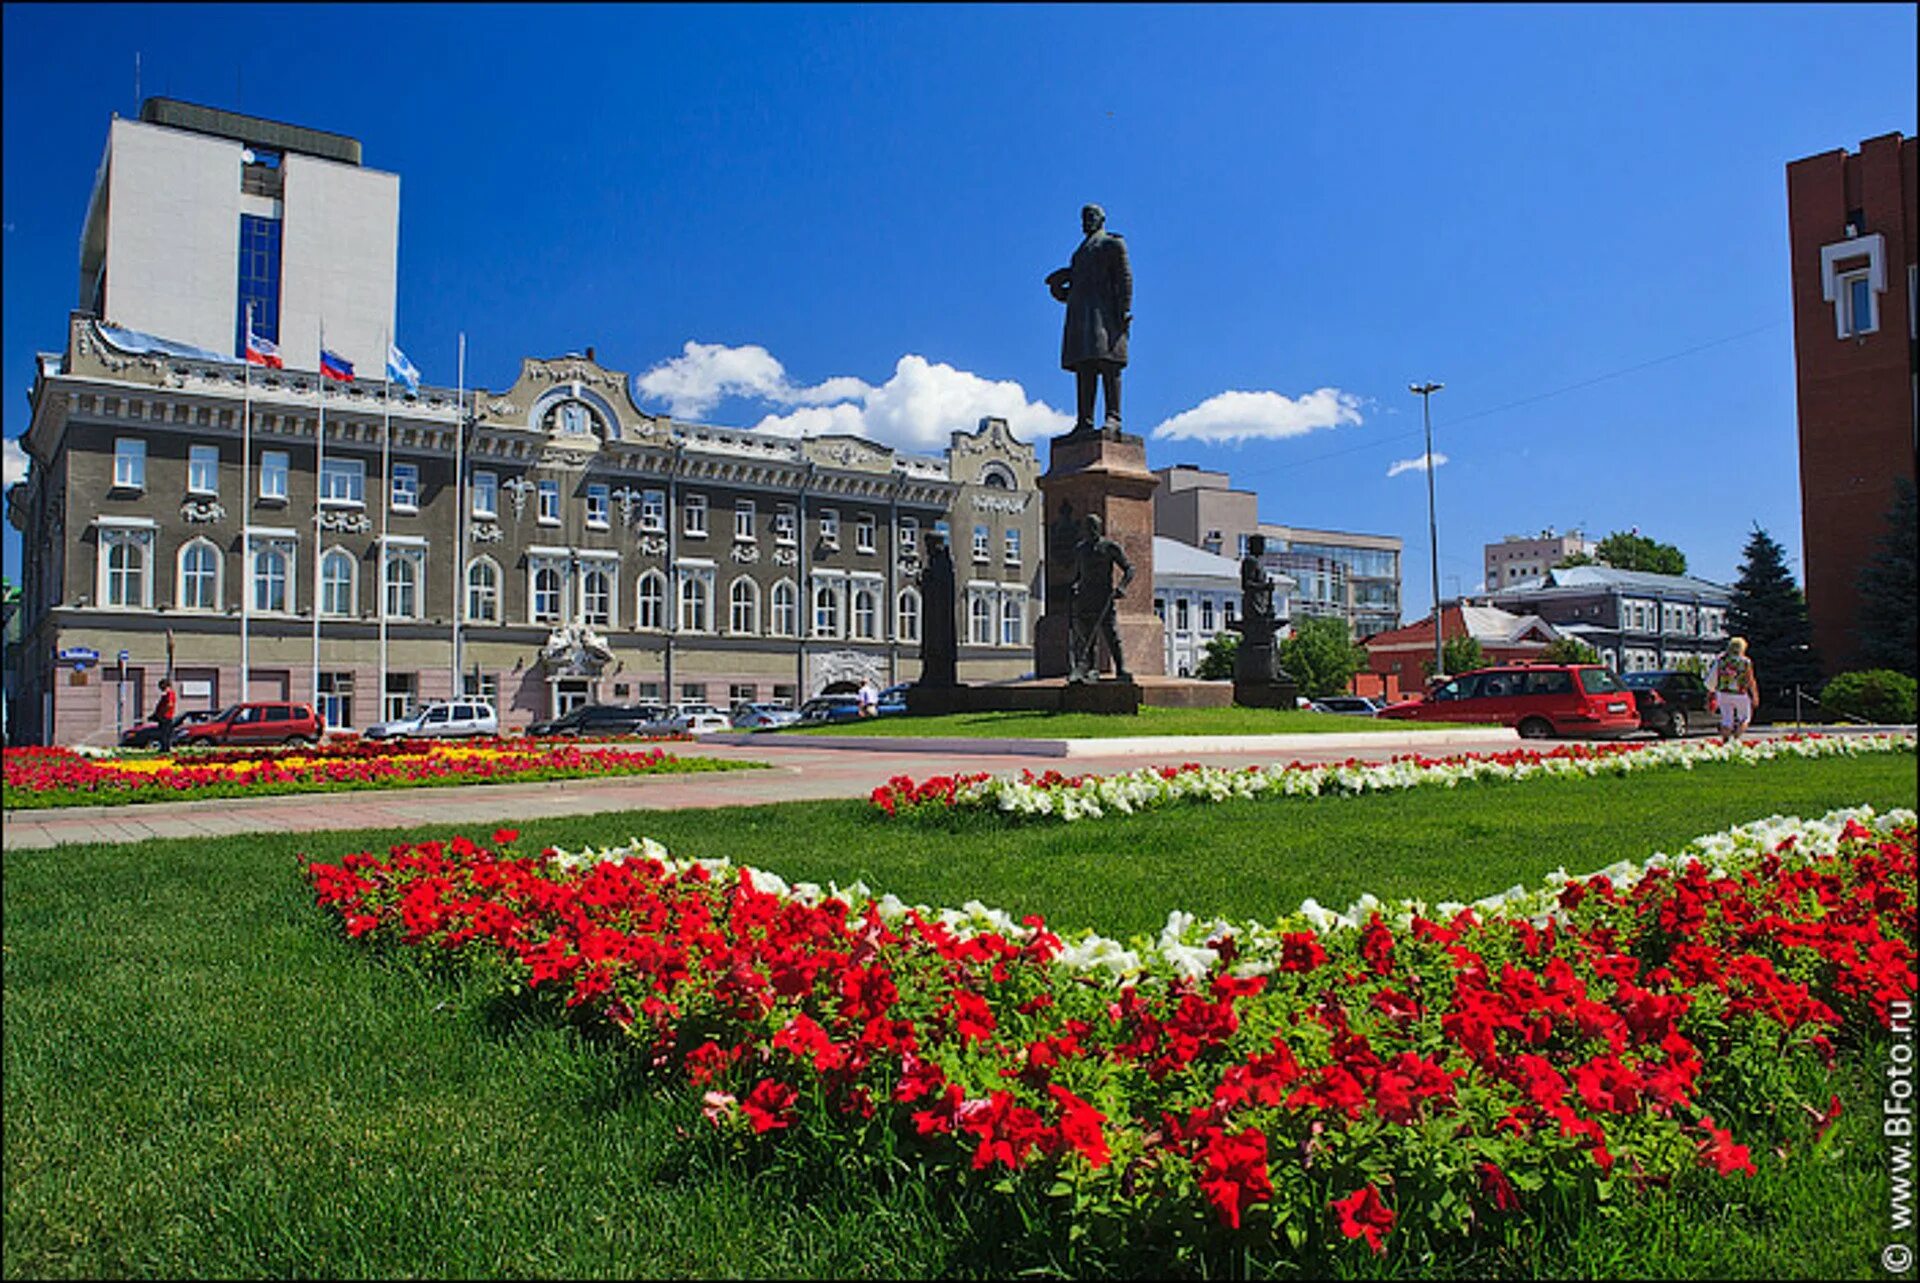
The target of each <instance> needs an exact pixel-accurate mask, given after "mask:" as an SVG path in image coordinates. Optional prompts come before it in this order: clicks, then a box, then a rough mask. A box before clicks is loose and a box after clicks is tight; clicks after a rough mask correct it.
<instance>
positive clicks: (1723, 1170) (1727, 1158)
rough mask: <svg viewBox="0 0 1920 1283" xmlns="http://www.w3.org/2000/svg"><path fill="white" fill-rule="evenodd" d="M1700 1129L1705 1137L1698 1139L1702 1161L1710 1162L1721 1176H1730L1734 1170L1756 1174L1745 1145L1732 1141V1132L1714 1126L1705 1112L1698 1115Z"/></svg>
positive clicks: (1750, 1174) (1751, 1174)
mask: <svg viewBox="0 0 1920 1283" xmlns="http://www.w3.org/2000/svg"><path fill="white" fill-rule="evenodd" d="M1700 1130H1701V1131H1703V1132H1705V1133H1706V1138H1705V1139H1703V1140H1702V1141H1700V1158H1701V1161H1702V1162H1703V1163H1712V1164H1713V1165H1714V1167H1716V1168H1718V1169H1719V1172H1720V1174H1721V1175H1722V1176H1731V1175H1733V1174H1734V1173H1735V1172H1745V1173H1746V1174H1747V1175H1749V1176H1754V1175H1757V1174H1758V1173H1757V1172H1756V1171H1755V1170H1754V1166H1753V1158H1752V1156H1751V1155H1749V1154H1748V1153H1747V1147H1746V1146H1745V1145H1736V1144H1734V1143H1733V1133H1732V1132H1730V1131H1727V1130H1726V1129H1725V1128H1721V1127H1715V1126H1714V1125H1713V1119H1712V1118H1710V1117H1708V1116H1707V1115H1705V1114H1702V1115H1701V1116H1700Z"/></svg>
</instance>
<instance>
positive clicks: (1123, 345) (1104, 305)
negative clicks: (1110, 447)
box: [1047, 205, 1133, 432]
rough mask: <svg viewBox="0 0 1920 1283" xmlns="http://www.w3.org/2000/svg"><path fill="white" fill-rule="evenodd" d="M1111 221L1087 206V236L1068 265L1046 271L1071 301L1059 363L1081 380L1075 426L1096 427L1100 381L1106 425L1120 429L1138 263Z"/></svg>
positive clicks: (1083, 220) (1083, 216)
mask: <svg viewBox="0 0 1920 1283" xmlns="http://www.w3.org/2000/svg"><path fill="white" fill-rule="evenodd" d="M1106 225H1107V213H1106V211H1105V210H1103V209H1101V208H1100V207H1099V206H1098V205H1087V206H1083V207H1082V208H1081V210H1080V229H1081V230H1082V231H1083V232H1085V233H1086V239H1084V240H1082V241H1081V242H1080V247H1079V248H1078V249H1076V250H1074V251H1073V261H1072V262H1071V263H1070V264H1069V265H1068V266H1066V267H1063V268H1061V269H1060V270H1059V271H1057V272H1053V273H1050V274H1049V275H1048V276H1047V288H1048V289H1049V290H1051V291H1052V292H1053V296H1054V298H1056V299H1058V300H1059V301H1060V302H1062V303H1065V304H1066V305H1067V323H1066V328H1065V329H1064V330H1063V331H1062V332H1061V335H1060V368H1061V369H1063V370H1072V371H1073V375H1074V379H1075V381H1076V384H1077V388H1076V391H1077V392H1078V395H1079V415H1078V417H1077V418H1075V420H1074V423H1073V430H1074V431H1075V432H1091V431H1093V396H1094V388H1095V385H1096V384H1098V385H1099V386H1100V387H1101V388H1103V389H1104V390H1105V394H1106V403H1107V417H1106V422H1105V424H1104V430H1106V431H1109V432H1118V431H1120V371H1121V370H1122V369H1124V368H1125V367H1126V364H1127V330H1128V328H1129V327H1131V326H1132V324H1133V268H1132V267H1131V266H1130V265H1129V264H1128V262H1127V243H1126V242H1125V241H1124V240H1122V239H1120V237H1119V236H1117V235H1115V234H1114V233H1112V232H1109V231H1107V230H1106Z"/></svg>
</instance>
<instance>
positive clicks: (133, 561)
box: [107, 539, 147, 606]
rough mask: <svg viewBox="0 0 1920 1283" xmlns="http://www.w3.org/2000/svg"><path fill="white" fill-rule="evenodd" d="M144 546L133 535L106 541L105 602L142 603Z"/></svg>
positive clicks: (117, 604)
mask: <svg viewBox="0 0 1920 1283" xmlns="http://www.w3.org/2000/svg"><path fill="white" fill-rule="evenodd" d="M146 578H147V550H146V548H145V547H144V546H143V545H142V544H141V542H140V541H139V540H137V539H116V540H114V541H113V542H112V543H110V544H108V545H107V605H109V606H144V605H145V604H146V596H147V594H146Z"/></svg>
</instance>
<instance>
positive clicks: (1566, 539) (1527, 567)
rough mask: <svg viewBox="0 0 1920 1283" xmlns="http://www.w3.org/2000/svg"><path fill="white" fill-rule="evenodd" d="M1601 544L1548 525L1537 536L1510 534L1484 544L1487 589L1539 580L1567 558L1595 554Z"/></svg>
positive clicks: (1489, 590)
mask: <svg viewBox="0 0 1920 1283" xmlns="http://www.w3.org/2000/svg"><path fill="white" fill-rule="evenodd" d="M1597 547H1599V545H1598V544H1596V543H1594V542H1593V541H1592V540H1591V539H1588V538H1587V537H1586V536H1585V535H1584V534H1581V533H1580V532H1579V531H1578V530H1569V531H1568V532H1567V533H1566V534H1564V535H1563V534H1559V533H1557V532H1556V531H1555V530H1554V529H1553V527H1552V526H1548V527H1547V528H1546V529H1545V530H1542V531H1541V532H1540V533H1539V534H1537V535H1507V536H1506V537H1504V538H1503V539H1501V540H1500V542H1499V543H1490V544H1484V545H1482V551H1483V552H1484V553H1485V554H1486V565H1487V570H1486V573H1487V579H1486V585H1487V591H1488V592H1499V591H1500V590H1501V589H1502V588H1506V587H1508V586H1510V585H1513V584H1517V583H1520V582H1521V581H1523V580H1527V579H1538V578H1540V577H1541V576H1542V575H1545V574H1546V573H1547V572H1548V571H1549V570H1552V569H1553V568H1554V566H1555V565H1557V564H1558V563H1559V562H1561V561H1564V560H1565V559H1566V558H1568V557H1574V556H1586V557H1591V556H1593V553H1594V549H1596V548H1597Z"/></svg>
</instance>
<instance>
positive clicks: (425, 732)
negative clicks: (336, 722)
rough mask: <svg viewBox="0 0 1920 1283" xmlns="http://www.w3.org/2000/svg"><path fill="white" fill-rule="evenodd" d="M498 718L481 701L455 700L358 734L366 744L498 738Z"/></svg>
mask: <svg viewBox="0 0 1920 1283" xmlns="http://www.w3.org/2000/svg"><path fill="white" fill-rule="evenodd" d="M499 733H500V718H499V716H498V715H496V714H495V713H494V711H493V705H492V704H489V703H487V702H485V701H484V700H466V699H463V700H456V701H453V702H450V703H445V704H428V705H426V706H425V707H423V708H419V709H416V710H414V712H413V714H412V715H411V716H408V717H400V718H395V719H394V720H393V721H390V722H375V723H374V724H373V725H372V726H369V727H367V729H366V730H364V731H362V732H361V734H362V735H363V736H364V737H365V738H367V739H370V740H385V739H464V738H468V737H471V736H476V735H498V734H499Z"/></svg>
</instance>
